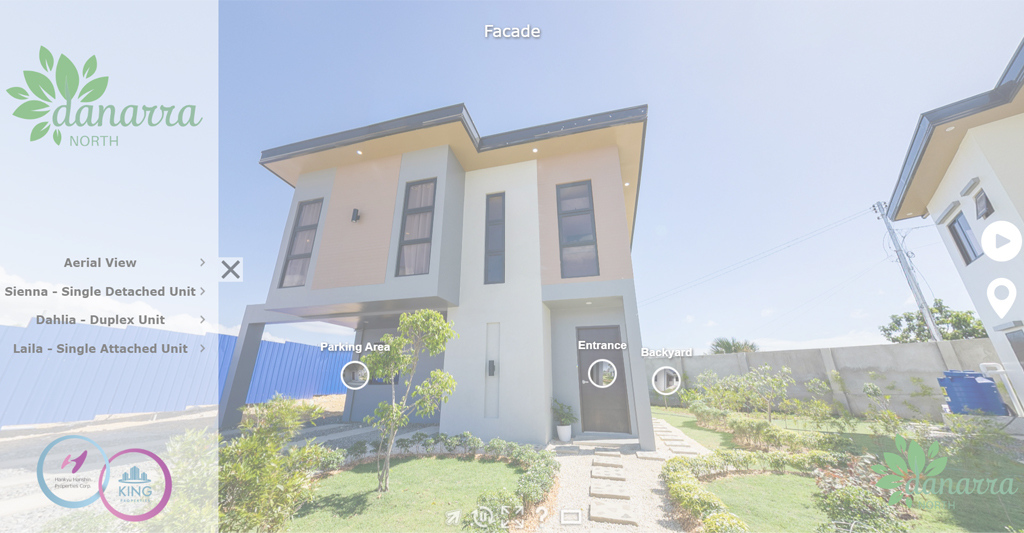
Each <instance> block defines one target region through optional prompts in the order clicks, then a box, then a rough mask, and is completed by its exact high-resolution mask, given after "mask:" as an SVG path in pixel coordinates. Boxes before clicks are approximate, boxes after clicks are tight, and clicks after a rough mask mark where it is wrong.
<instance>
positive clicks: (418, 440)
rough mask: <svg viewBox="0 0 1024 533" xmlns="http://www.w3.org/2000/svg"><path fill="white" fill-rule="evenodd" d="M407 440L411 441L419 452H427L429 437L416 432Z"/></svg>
mask: <svg viewBox="0 0 1024 533" xmlns="http://www.w3.org/2000/svg"><path fill="white" fill-rule="evenodd" d="M409 440H411V441H412V443H413V445H414V446H416V447H418V448H419V449H420V451H424V452H425V451H427V441H428V440H430V436H429V435H427V434H426V433H424V432H422V431H417V432H416V433H414V434H413V436H412V437H411V438H410V439H409Z"/></svg>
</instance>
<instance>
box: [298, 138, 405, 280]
mask: <svg viewBox="0 0 1024 533" xmlns="http://www.w3.org/2000/svg"><path fill="white" fill-rule="evenodd" d="M401 166H402V157H401V156H394V157H386V158H382V159H374V160H371V161H367V162H365V163H357V164H355V165H349V166H345V167H340V168H338V169H337V171H336V174H335V177H334V188H333V190H332V192H331V203H330V206H329V207H328V210H327V218H326V219H325V221H324V224H325V225H324V231H323V239H322V241H321V242H320V245H319V248H320V255H319V259H318V261H317V262H318V264H317V269H316V275H315V277H314V278H313V285H312V288H313V289H314V290H316V289H332V288H336V287H353V286H357V285H376V284H379V283H384V278H385V275H386V273H387V268H388V247H389V246H390V244H391V226H392V223H393V220H394V216H395V195H396V194H398V172H399V169H400V168H401ZM353 209H358V210H359V221H358V222H352V210H353Z"/></svg>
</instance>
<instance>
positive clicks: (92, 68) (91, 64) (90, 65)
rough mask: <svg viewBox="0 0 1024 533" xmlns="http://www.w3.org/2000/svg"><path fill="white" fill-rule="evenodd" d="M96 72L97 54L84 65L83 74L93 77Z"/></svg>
mask: <svg viewBox="0 0 1024 533" xmlns="http://www.w3.org/2000/svg"><path fill="white" fill-rule="evenodd" d="M95 73H96V56H92V57H90V58H89V59H88V60H87V61H86V62H85V66H84V67H82V76H85V77H86V78H89V77H92V75H93V74H95Z"/></svg>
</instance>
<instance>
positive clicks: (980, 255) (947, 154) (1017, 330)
mask: <svg viewBox="0 0 1024 533" xmlns="http://www.w3.org/2000/svg"><path fill="white" fill-rule="evenodd" d="M1022 50H1024V43H1021V46H1020V47H1018V49H1017V52H1016V54H1014V56H1013V59H1012V60H1011V61H1010V64H1009V65H1008V66H1007V67H1006V71H1005V72H1004V73H1003V75H1002V77H1001V78H999V82H998V83H997V84H996V86H995V88H994V89H992V90H991V91H988V92H985V93H982V94H979V95H977V96H972V97H970V98H967V99H965V100H961V101H959V102H955V103H952V104H949V105H947V106H944V107H940V108H938V109H934V110H932V111H928V112H927V113H924V114H923V115H921V120H920V121H919V122H918V126H917V131H916V132H915V133H914V137H913V140H912V141H911V144H910V150H909V151H908V153H907V158H906V161H905V162H904V163H903V169H902V171H901V172H900V177H899V181H898V182H897V184H896V190H895V191H894V192H893V195H892V199H891V201H890V202H889V207H888V216H889V218H890V219H892V220H903V219H907V218H910V217H917V216H920V217H928V216H930V217H931V218H932V220H934V222H935V224H937V225H938V226H939V234H940V235H941V236H942V240H943V242H944V243H945V244H946V248H947V249H948V250H949V254H950V256H951V257H952V259H953V263H954V264H955V265H956V268H957V270H958V271H959V272H960V277H961V278H962V279H963V282H964V285H965V286H966V288H967V292H968V293H969V294H970V296H971V299H972V301H973V302H974V307H975V309H977V310H978V314H979V316H980V317H981V320H982V322H984V324H985V328H986V330H987V331H988V334H989V337H991V339H992V344H993V345H994V346H995V349H996V352H997V353H998V354H999V358H1000V360H1001V361H1002V364H1003V366H1004V367H1005V368H1006V370H1007V373H1008V375H1009V377H1010V379H1011V382H1012V383H1013V386H1014V388H1015V389H1016V390H1017V393H1018V395H1021V394H1024V368H1022V365H1024V251H1020V250H1019V246H1020V232H1021V231H1024V220H1022V214H1024V95H1022V94H1021V90H1020V89H1021V86H1022V85H1024V52H1022ZM986 230H988V232H987V233H986ZM986 241H987V242H986ZM1014 250H1017V251H1016V253H1014ZM986 251H987V252H988V253H986ZM1014 294H1016V298H1015V299H1013V298H1012V296H1013V295H1014ZM993 301H995V305H993V303H992V302H993ZM973 370H977V369H973ZM1018 414H1024V413H1018Z"/></svg>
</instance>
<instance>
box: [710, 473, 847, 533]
mask: <svg viewBox="0 0 1024 533" xmlns="http://www.w3.org/2000/svg"><path fill="white" fill-rule="evenodd" d="M705 486H706V487H707V488H708V490H710V491H711V492H713V493H715V494H717V495H718V497H719V498H721V499H722V501H723V502H725V505H726V507H728V508H729V512H731V513H733V514H735V515H736V516H738V517H740V518H742V519H743V521H744V522H746V523H747V525H748V526H750V530H751V531H755V532H775V531H778V532H783V531H786V532H789V531H792V532H794V533H796V532H800V533H808V532H810V531H814V527H815V526H817V525H818V524H820V523H822V522H825V521H826V520H827V517H826V516H825V513H822V512H821V511H819V510H818V509H817V508H816V507H814V502H815V501H816V498H815V496H816V495H817V494H818V487H816V486H815V485H814V478H809V477H804V476H794V475H792V474H786V475H778V474H760V475H751V476H736V477H728V478H723V479H716V480H714V481H711V482H710V483H707V484H706V485H705Z"/></svg>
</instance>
